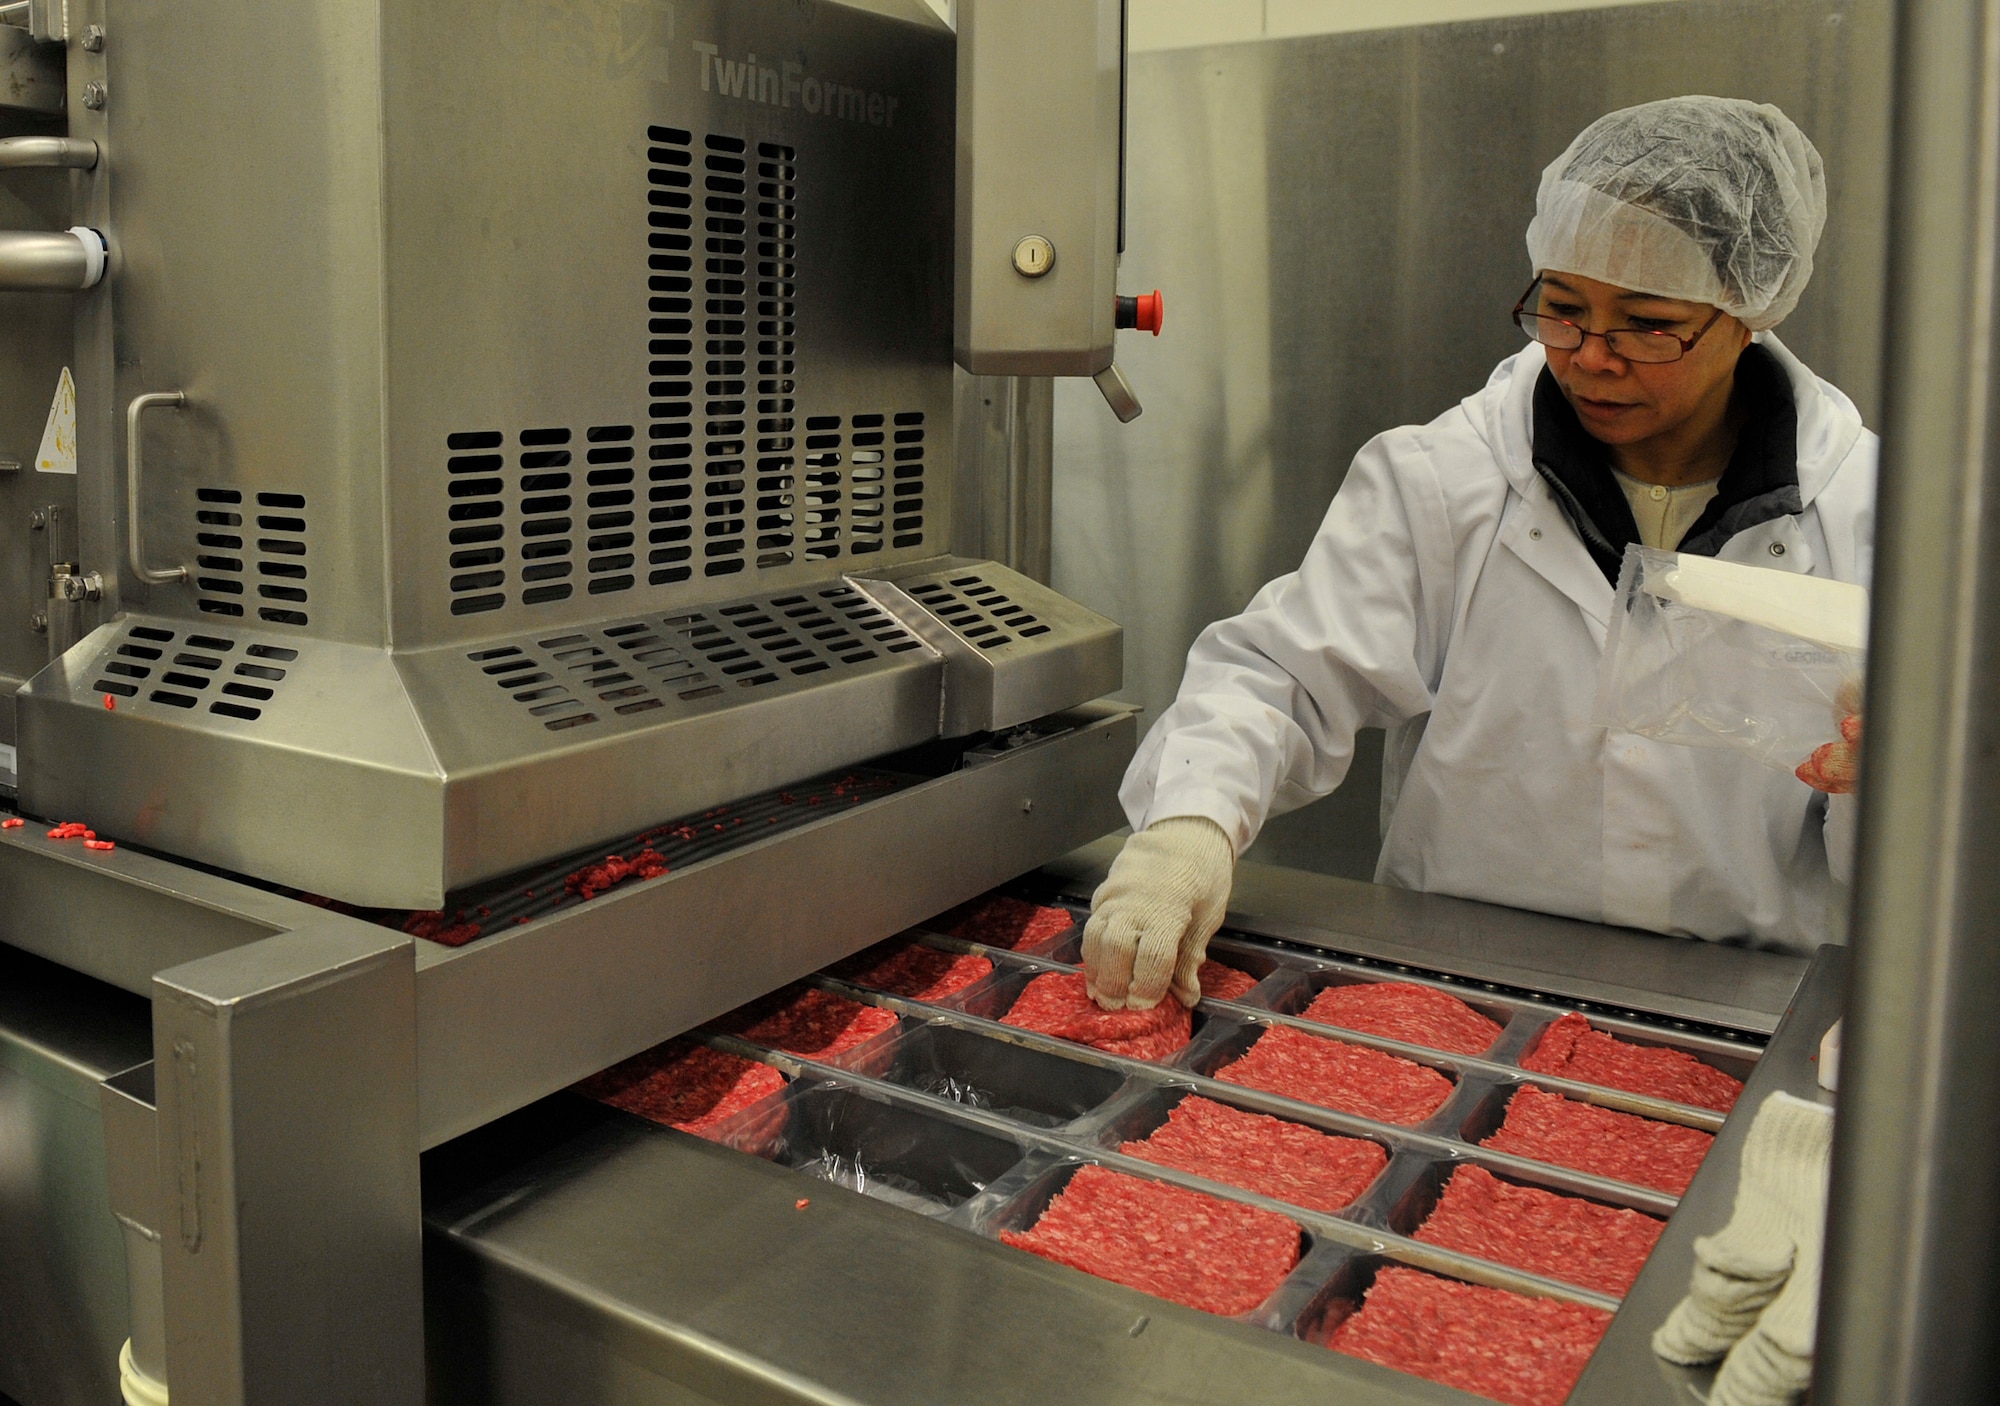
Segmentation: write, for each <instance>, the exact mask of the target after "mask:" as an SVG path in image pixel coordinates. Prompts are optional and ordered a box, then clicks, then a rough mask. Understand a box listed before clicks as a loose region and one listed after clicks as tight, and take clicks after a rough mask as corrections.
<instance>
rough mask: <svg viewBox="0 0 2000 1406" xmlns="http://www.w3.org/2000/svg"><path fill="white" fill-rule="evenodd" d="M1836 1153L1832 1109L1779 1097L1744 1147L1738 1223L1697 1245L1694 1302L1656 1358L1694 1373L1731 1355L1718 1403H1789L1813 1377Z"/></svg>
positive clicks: (1658, 1346) (1663, 1337) (1663, 1336)
mask: <svg viewBox="0 0 2000 1406" xmlns="http://www.w3.org/2000/svg"><path fill="white" fill-rule="evenodd" d="M1832 1147H1833V1115H1832V1112H1831V1110H1829V1109H1826V1108H1823V1107H1821V1106H1820V1105H1818V1104H1814V1103H1807V1102H1805V1101H1804V1100H1803V1099H1796V1098H1793V1097H1792V1096H1791V1095H1789V1094H1783V1093H1777V1094H1772V1095H1771V1096H1770V1097H1769V1098H1767V1099H1766V1100H1764V1106H1763V1107H1762V1108H1760V1109H1758V1110H1757V1119H1756V1121H1755V1122H1754V1123H1752V1124H1751V1125H1750V1136H1749V1137H1748V1138H1747V1139H1746V1140H1745V1141H1744V1144H1743V1167H1742V1171H1741V1174H1740V1176H1739V1178H1738V1181H1737V1184H1736V1209H1735V1212H1734V1214H1733V1215H1731V1216H1730V1218H1729V1224H1728V1225H1726V1226H1724V1227H1723V1228H1722V1229H1721V1230H1720V1231H1718V1232H1717V1233H1716V1234H1714V1235H1705V1236H1702V1237H1701V1238H1699V1239H1697V1240H1696V1241H1695V1242H1694V1253H1695V1270H1694V1276H1693V1278H1692V1280H1691V1281H1690V1283H1689V1285H1688V1296H1687V1297H1686V1298H1684V1299H1682V1300H1681V1301H1680V1303H1679V1304H1678V1305H1677V1306H1676V1307H1675V1308H1674V1311H1673V1313H1671V1314H1670V1315H1669V1316H1668V1318H1667V1321H1666V1322H1665V1323H1664V1324H1662V1325H1661V1327H1660V1329H1659V1331H1658V1332H1656V1333H1654V1334H1653V1351H1655V1352H1657V1353H1658V1354H1659V1355H1660V1356H1662V1357H1664V1358H1666V1359H1667V1360H1668V1361H1670V1362H1679V1363H1681V1364H1683V1365H1686V1366H1693V1365H1695V1364H1697V1363H1702V1362H1713V1361H1714V1360H1715V1359H1716V1358H1718V1357H1721V1356H1722V1355H1723V1354H1724V1353H1725V1352H1727V1353H1728V1354H1729V1355H1728V1358H1727V1359H1726V1360H1725V1361H1724V1362H1723V1364H1722V1370H1721V1371H1720V1372H1718V1373H1717V1374H1716V1378H1715V1386H1714V1388H1713V1389H1712V1390H1711V1391H1710V1392H1709V1397H1708V1400H1709V1406H1784V1403H1786V1402H1789V1401H1791V1400H1792V1399H1793V1398H1794V1397H1796V1396H1797V1395H1798V1394H1799V1393H1800V1392H1802V1391H1804V1390H1805V1389H1806V1386H1807V1385H1808V1384H1809V1383H1810V1382H1811V1380H1812V1356H1813V1342H1814V1334H1815V1330H1816V1328H1817V1319H1818V1312H1819V1269H1820V1254H1821V1246H1822V1240H1823V1237H1824V1236H1825V1233H1826V1178H1827V1163H1828V1159H1829V1156H1830V1154H1831V1152H1832ZM1753 1325H1754V1326H1753Z"/></svg>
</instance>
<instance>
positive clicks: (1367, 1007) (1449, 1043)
mask: <svg viewBox="0 0 2000 1406" xmlns="http://www.w3.org/2000/svg"><path fill="white" fill-rule="evenodd" d="M1304 1016H1305V1018H1306V1019H1307V1020H1318V1021H1324V1022H1325V1023H1326V1024H1328V1025H1338V1026H1341V1027H1343V1028H1345V1029H1348V1030H1359V1031H1361V1032H1362V1033H1363V1034H1364V1035H1381V1036H1383V1037H1385V1038H1387V1039H1390V1040H1404V1041H1407V1042H1408V1043H1410V1044H1412V1045H1423V1046H1426V1047H1428V1048H1430V1049H1433V1050H1449V1051H1451V1052H1452V1053H1453V1054H1466V1055H1476V1054H1482V1053H1484V1052H1485V1051H1486V1050H1488V1049H1490V1048H1491V1047H1492V1045H1493V1042H1494V1041H1495V1040H1497V1039H1499V1038H1500V1027H1499V1026H1498V1025H1496V1024H1494V1023H1493V1022H1492V1021H1490V1020H1488V1019H1487V1018H1486V1017H1485V1016H1483V1015H1481V1014H1480V1013H1479V1012H1478V1011H1476V1010H1474V1009H1473V1008H1472V1007H1470V1006H1468V1005H1466V1004H1465V1002H1463V1001H1461V1000H1459V999H1458V997H1456V996H1452V995H1448V994H1447V993H1445V992H1443V991H1440V990H1438V989H1437V988H1436V987H1435V986H1419V985H1418V984H1417V983H1416V982H1414V981H1359V982H1353V983H1350V984H1348V985H1345V986H1329V987H1327V988H1326V990H1324V991H1322V992H1320V993H1319V995H1317V996H1315V997H1314V998H1313V1003H1312V1004H1311V1005H1310V1006H1307V1007H1306V1008H1305V1011H1304Z"/></svg>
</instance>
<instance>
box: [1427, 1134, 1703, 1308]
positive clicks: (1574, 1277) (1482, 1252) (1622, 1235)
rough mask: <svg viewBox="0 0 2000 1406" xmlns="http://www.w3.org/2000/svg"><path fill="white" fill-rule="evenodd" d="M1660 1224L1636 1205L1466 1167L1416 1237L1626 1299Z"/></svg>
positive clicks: (1453, 1176)
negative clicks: (1610, 1202)
mask: <svg viewBox="0 0 2000 1406" xmlns="http://www.w3.org/2000/svg"><path fill="white" fill-rule="evenodd" d="M1664 1229H1666V1224H1665V1222H1663V1221H1657V1220H1654V1219H1653V1218H1652V1217H1651V1216H1647V1215H1641V1214H1640V1213H1639V1212H1637V1211H1628V1210H1625V1209H1623V1208H1622V1207H1617V1206H1600V1205H1599V1204H1598V1203H1597V1202H1595V1201H1585V1200H1584V1199H1583V1198H1582V1197H1579V1196H1559V1195H1557V1194H1556V1193H1555V1192H1553V1191H1543V1190H1542V1189H1541V1188H1539V1187H1534V1186H1516V1185H1514V1184H1513V1183H1512V1182H1505V1181H1502V1180H1500V1178H1498V1177H1496V1176H1494V1175H1493V1173H1491V1172H1489V1171H1487V1170H1486V1169H1485V1168H1484V1167H1472V1166H1464V1167H1460V1168H1459V1169H1458V1170H1457V1171H1455V1172H1453V1173H1452V1174H1451V1180H1450V1181H1449V1182H1447V1183H1446V1184H1445V1189H1444V1195H1442V1196H1440V1197H1439V1198H1438V1203H1437V1206H1436V1207H1435V1208H1434V1209H1433V1210H1432V1211H1431V1213H1430V1215H1429V1216H1428V1217H1427V1218H1426V1219H1425V1221H1424V1223H1423V1224H1422V1225H1421V1226H1419V1227H1418V1228H1417V1233H1416V1237H1415V1238H1417V1239H1418V1240H1422V1241H1423V1242H1424V1243H1425V1244H1428V1245H1442V1246H1443V1247H1444V1248H1445V1249H1447V1250H1458V1251H1461V1252H1462V1253H1464V1254H1468V1255H1477V1256H1479V1257H1480V1258H1481V1259H1487V1260H1495V1261H1498V1262H1499V1263H1501V1264H1511V1265H1513V1266H1514V1267H1515V1268H1516V1269H1525V1270H1529V1271H1532V1272H1533V1273H1535V1274H1546V1275H1547V1276H1548V1277H1549V1278H1551V1279H1560V1280H1562V1281H1564V1282H1565V1283H1568V1284H1581V1285H1582V1286H1583V1287H1584V1288H1586V1289H1596V1290H1598V1291H1600V1292H1601V1293H1606V1294H1615V1295H1618V1296H1619V1297H1623V1296H1624V1294H1625V1292H1626V1290H1628V1289H1630V1288H1631V1287H1632V1281H1633V1280H1635V1279H1637V1278H1638V1277H1639V1269H1640V1267H1641V1266H1642V1265H1644V1264H1645V1263H1646V1256H1648V1255H1650V1254H1652V1253H1653V1243H1654V1242H1655V1241H1656V1240H1658V1239H1659V1238H1660V1232H1661V1231H1662V1230H1664Z"/></svg>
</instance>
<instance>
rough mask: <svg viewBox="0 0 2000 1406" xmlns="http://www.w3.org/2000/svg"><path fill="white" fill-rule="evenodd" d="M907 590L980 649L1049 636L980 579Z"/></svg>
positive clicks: (928, 583) (925, 584)
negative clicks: (1017, 640) (1018, 639)
mask: <svg viewBox="0 0 2000 1406" xmlns="http://www.w3.org/2000/svg"><path fill="white" fill-rule="evenodd" d="M954 587H955V588H956V589H953V588H954ZM908 590H909V593H910V595H911V596H912V597H913V598H915V600H916V601H917V602H918V604H920V605H922V606H923V607H924V608H925V609H926V610H928V611H930V612H931V614H933V615H935V616H937V618H938V619H940V620H942V621H944V623H945V624H947V625H949V626H951V628H952V629H953V630H954V631H955V632H956V633H957V634H958V635H959V637H960V638H962V639H964V640H965V641H967V642H968V643H970V644H973V645H976V646H977V647H978V648H980V649H997V648H999V647H1000V646H1001V645H1003V644H1012V643H1013V642H1014V640H1015V639H1016V638H1017V637H1018V638H1020V639H1033V638H1035V637H1036V636H1037V635H1046V634H1047V633H1048V632H1049V627H1048V626H1047V625H1044V624H1043V623H1042V622H1041V621H1040V620H1038V619H1037V618H1036V617H1035V616H1034V615H1032V614H1030V613H1029V612H1028V611H1027V610H1026V609H1024V608H1023V607H1021V606H1020V605H1017V604H1015V602H1014V601H1013V600H1011V599H1010V598H1009V597H1007V596H1004V595H1002V594H1001V593H1000V592H999V590H998V589H996V588H995V587H993V586H991V585H989V584H988V583H987V582H986V581H985V579H984V578H982V577H979V576H975V575H966V576H954V577H952V578H951V579H950V584H949V585H947V584H945V583H944V582H940V581H924V582H919V583H917V584H914V585H912V586H910V587H908ZM1010 631H1011V632H1012V633H1009V632H1010Z"/></svg>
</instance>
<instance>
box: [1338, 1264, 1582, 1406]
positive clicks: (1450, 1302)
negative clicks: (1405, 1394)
mask: <svg viewBox="0 0 2000 1406" xmlns="http://www.w3.org/2000/svg"><path fill="white" fill-rule="evenodd" d="M1610 1326H1611V1315H1610V1314H1608V1313H1606V1312H1605V1311H1604V1310H1603V1309H1601V1308H1590V1307H1588V1306H1586V1305H1584V1304H1574V1303H1565V1302H1563V1301H1562V1300H1560V1299H1536V1298H1529V1297H1528V1296H1527V1295H1526V1294H1515V1293H1510V1292H1508V1291H1507V1290H1505V1289H1488V1288H1486V1287H1484V1286H1483V1285H1479V1284H1466V1283H1462V1282H1460V1281H1459V1280H1456V1279H1440V1278H1439V1277H1438V1276H1436V1275H1434V1274H1425V1273H1424V1272H1423V1271H1421V1270H1416V1269H1405V1268H1403V1267H1402V1266H1400V1265H1391V1266H1389V1267H1388V1268H1385V1269H1383V1270H1382V1271H1381V1272H1380V1273H1378V1274H1377V1275H1376V1276H1375V1283H1374V1285H1373V1287H1371V1288H1370V1289H1369V1290H1368V1296H1367V1298H1365V1299H1364V1300H1363V1301H1362V1304H1361V1308H1360V1311H1359V1312H1357V1313H1354V1314H1352V1315H1350V1316H1349V1317H1348V1318H1347V1319H1346V1320H1345V1321H1344V1322H1342V1323H1340V1324H1339V1325H1338V1326H1336V1327H1335V1328H1334V1330H1333V1332H1332V1333H1331V1334H1329V1335H1328V1337H1327V1339H1326V1345H1327V1346H1328V1347H1330V1348H1332V1349H1333V1350H1334V1351H1335V1352H1344V1353H1346V1354H1347V1355H1348V1356H1350V1357H1360V1358H1365V1359H1366V1360H1367V1361H1370V1362H1379V1363H1380V1364H1381V1365H1382V1366H1384V1367H1393V1368H1395V1369H1396V1370H1397V1371H1399V1372H1408V1373H1410V1374H1412V1375H1413V1376H1419V1377H1427V1378H1429V1379H1430V1380H1431V1381H1434V1382H1440V1383H1442V1384H1444V1385H1445V1386H1454V1387H1457V1388H1459V1389H1460V1390H1462V1391H1469V1392H1472V1393H1474V1394H1475V1395H1478V1396H1486V1397H1491V1398H1492V1399H1493V1400H1495V1401H1504V1402H1506V1403H1507V1404H1508V1406H1561V1403H1562V1401H1563V1399H1564V1398H1565V1397H1567V1396H1568V1395H1569V1393H1570V1389H1571V1388H1572V1387H1574V1386H1575V1385H1576V1379H1577V1378H1578V1377H1580V1376H1582V1375H1583V1368H1584V1364H1585V1363H1587V1362H1589V1361H1590V1354H1591V1353H1593V1352H1595V1351H1596V1350H1597V1344H1598V1340H1599V1339H1601V1338H1602V1337H1603V1336H1604V1330H1605V1329H1606V1328H1608V1327H1610Z"/></svg>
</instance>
